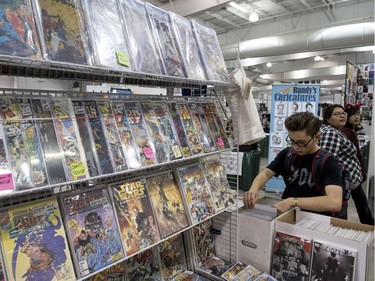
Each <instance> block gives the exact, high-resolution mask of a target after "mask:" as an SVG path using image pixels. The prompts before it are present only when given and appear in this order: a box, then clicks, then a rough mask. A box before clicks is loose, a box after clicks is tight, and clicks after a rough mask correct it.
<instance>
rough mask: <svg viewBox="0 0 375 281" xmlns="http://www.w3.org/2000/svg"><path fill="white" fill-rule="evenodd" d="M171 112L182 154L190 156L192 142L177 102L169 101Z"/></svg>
mask: <svg viewBox="0 0 375 281" xmlns="http://www.w3.org/2000/svg"><path fill="white" fill-rule="evenodd" d="M167 106H168V109H169V113H170V115H171V118H172V122H173V126H174V129H175V132H176V136H177V139H178V141H179V143H180V145H181V150H182V155H183V156H184V157H189V156H191V155H192V152H191V149H190V144H189V142H188V138H187V136H186V134H185V130H184V125H183V124H182V121H181V118H180V114H179V112H178V109H177V104H176V103H175V102H168V103H167Z"/></svg>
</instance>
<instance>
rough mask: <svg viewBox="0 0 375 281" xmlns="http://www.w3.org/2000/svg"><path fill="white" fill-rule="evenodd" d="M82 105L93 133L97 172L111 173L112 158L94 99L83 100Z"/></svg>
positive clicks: (102, 173) (101, 173)
mask: <svg viewBox="0 0 375 281" xmlns="http://www.w3.org/2000/svg"><path fill="white" fill-rule="evenodd" d="M83 105H84V109H85V114H86V118H87V119H88V121H89V125H90V128H91V132H92V135H93V139H94V146H95V149H96V154H97V156H98V170H99V174H100V175H106V174H111V173H113V171H114V169H113V164H112V158H111V157H110V150H109V146H108V143H107V141H106V137H105V134H104V130H103V124H102V120H101V119H100V116H99V109H98V105H97V103H96V101H94V100H84V101H83Z"/></svg>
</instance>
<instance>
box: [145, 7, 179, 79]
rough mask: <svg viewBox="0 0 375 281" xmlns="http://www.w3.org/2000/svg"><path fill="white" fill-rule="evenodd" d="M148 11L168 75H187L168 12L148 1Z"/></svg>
mask: <svg viewBox="0 0 375 281" xmlns="http://www.w3.org/2000/svg"><path fill="white" fill-rule="evenodd" d="M146 11H147V16H148V19H149V23H150V25H151V30H152V31H153V33H154V35H155V39H156V43H157V44H158V45H159V49H160V53H161V57H162V62H163V64H164V67H165V71H166V75H168V76H178V77H186V70H185V64H184V61H183V59H182V56H181V50H180V48H179V45H178V44H177V41H176V37H175V35H174V33H173V31H172V25H171V20H170V17H169V14H168V12H167V11H165V10H162V9H160V8H158V7H156V6H154V5H151V4H149V3H146Z"/></svg>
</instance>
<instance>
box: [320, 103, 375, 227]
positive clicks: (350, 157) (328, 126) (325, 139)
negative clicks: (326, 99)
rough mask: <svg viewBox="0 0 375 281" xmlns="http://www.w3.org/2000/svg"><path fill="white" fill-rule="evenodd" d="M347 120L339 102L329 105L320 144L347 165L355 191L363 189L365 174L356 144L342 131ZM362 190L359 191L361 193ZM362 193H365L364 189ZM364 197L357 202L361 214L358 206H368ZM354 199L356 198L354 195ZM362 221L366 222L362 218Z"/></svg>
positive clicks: (321, 131)
mask: <svg viewBox="0 0 375 281" xmlns="http://www.w3.org/2000/svg"><path fill="white" fill-rule="evenodd" d="M346 122H347V113H346V112H345V110H344V107H343V106H341V105H339V104H333V105H329V106H328V107H327V108H326V110H325V111H324V114H323V125H322V127H321V128H320V146H321V147H322V148H324V149H325V150H327V151H329V152H331V153H332V154H334V155H335V156H336V157H337V159H338V160H339V161H340V162H341V163H342V164H344V165H345V170H347V171H348V172H349V175H350V188H351V191H352V193H353V190H354V189H356V188H360V190H362V187H361V183H362V181H363V175H362V169H361V164H360V162H359V160H358V158H357V149H356V147H355V145H354V144H353V143H352V142H351V141H350V140H349V139H348V138H347V137H346V136H345V135H344V134H343V133H342V132H341V129H342V128H343V127H344V126H345V124H346ZM360 190H359V191H357V192H358V193H360V192H361V191H360ZM354 193H356V191H354ZM362 193H363V194H364V192H363V190H362ZM364 199H365V201H363V198H361V202H358V203H357V202H355V205H356V207H357V212H358V215H359V216H360V213H361V214H362V212H363V211H358V208H361V207H362V208H363V207H364V206H365V207H366V206H367V208H368V202H367V198H366V196H364ZM353 200H355V199H354V197H353ZM360 221H361V223H364V222H362V219H361V218H360ZM366 223H369V221H366ZM372 224H373V221H372Z"/></svg>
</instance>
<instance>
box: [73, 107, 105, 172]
mask: <svg viewBox="0 0 375 281" xmlns="http://www.w3.org/2000/svg"><path fill="white" fill-rule="evenodd" d="M72 105H73V109H74V116H75V119H76V122H77V126H78V131H79V135H80V137H81V141H82V146H83V150H84V152H85V157H86V165H87V170H88V172H89V175H90V177H95V176H98V175H99V170H98V156H97V153H96V148H95V145H94V139H93V138H94V137H93V135H92V132H91V127H90V124H89V121H88V118H86V115H85V108H84V105H83V101H82V100H72Z"/></svg>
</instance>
